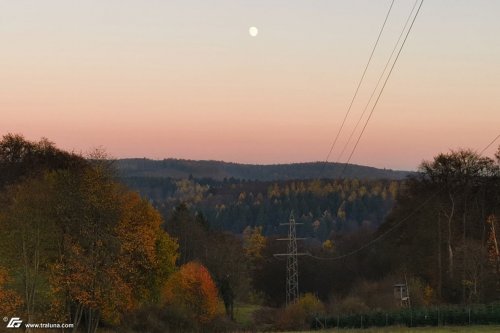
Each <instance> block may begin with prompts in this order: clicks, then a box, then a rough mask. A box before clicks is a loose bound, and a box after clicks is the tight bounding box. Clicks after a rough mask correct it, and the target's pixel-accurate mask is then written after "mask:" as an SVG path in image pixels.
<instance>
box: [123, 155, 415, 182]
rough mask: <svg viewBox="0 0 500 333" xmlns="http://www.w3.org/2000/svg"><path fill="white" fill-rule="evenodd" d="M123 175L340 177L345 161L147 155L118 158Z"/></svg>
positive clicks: (383, 173) (379, 173)
mask: <svg viewBox="0 0 500 333" xmlns="http://www.w3.org/2000/svg"><path fill="white" fill-rule="evenodd" d="M116 167H117V169H118V171H119V173H120V176H121V177H154V178H176V179H181V178H188V177H193V178H198V179H200V178H211V179H215V180H224V179H225V178H226V179H230V178H235V179H246V180H259V181H273V180H292V179H317V178H330V179H333V178H339V175H340V173H341V170H342V168H344V164H342V163H326V165H325V163H324V162H307V163H290V164H272V165H258V164H239V163H230V162H223V161H195V160H182V159H173V158H169V159H164V160H151V159H146V158H127V159H119V160H116ZM411 173H412V172H410V171H400V170H391V169H377V168H373V167H368V166H363V165H355V164H349V165H348V166H347V168H346V170H345V171H344V173H343V174H342V177H343V178H358V179H391V180H399V179H404V178H405V177H406V176H408V175H410V174H411Z"/></svg>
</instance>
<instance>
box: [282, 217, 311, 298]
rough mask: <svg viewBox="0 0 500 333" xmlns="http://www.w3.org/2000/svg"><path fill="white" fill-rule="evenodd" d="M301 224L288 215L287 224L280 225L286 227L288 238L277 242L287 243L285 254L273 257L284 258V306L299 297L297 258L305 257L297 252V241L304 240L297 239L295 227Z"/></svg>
mask: <svg viewBox="0 0 500 333" xmlns="http://www.w3.org/2000/svg"><path fill="white" fill-rule="evenodd" d="M299 224H303V223H296V222H295V218H294V216H293V211H292V212H291V213H290V218H289V220H288V223H280V225H287V226H288V238H278V239H277V240H279V241H288V251H287V253H277V254H275V255H274V256H275V257H286V305H287V306H288V305H290V304H293V303H295V302H296V301H297V298H298V297H299V262H298V256H303V255H307V253H299V252H298V251H297V241H298V240H304V239H305V238H297V230H296V226H297V225H299Z"/></svg>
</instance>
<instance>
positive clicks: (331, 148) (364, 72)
mask: <svg viewBox="0 0 500 333" xmlns="http://www.w3.org/2000/svg"><path fill="white" fill-rule="evenodd" d="M393 5H394V0H392V2H391V5H390V6H389V10H388V11H387V14H386V15H385V19H384V23H383V24H382V27H381V28H380V32H379V33H378V36H377V40H376V41H375V44H374V45H373V48H372V52H371V53H370V57H369V58H368V62H367V63H366V66H365V69H364V70H363V74H362V75H361V79H360V80H359V82H358V86H357V87H356V91H355V92H354V96H352V99H351V103H350V104H349V107H348V108H347V112H346V114H345V116H344V119H343V120H342V124H341V125H340V128H339V130H338V132H337V135H336V136H335V139H334V140H333V143H332V145H331V147H330V151H329V152H328V154H327V155H326V158H325V163H324V164H323V169H322V171H321V173H323V171H324V170H325V166H326V163H328V159H329V158H330V155H331V154H332V151H333V148H334V147H335V144H336V143H337V140H338V138H339V136H340V133H341V132H342V129H343V128H344V124H345V121H346V120H347V117H348V116H349V113H350V112H351V108H352V105H353V103H354V100H355V99H356V96H357V95H358V91H359V88H360V87H361V84H362V83H363V79H364V78H365V75H366V71H367V70H368V66H369V65H370V63H371V61H372V58H373V54H374V53H375V49H376V48H377V45H378V42H379V40H380V36H382V32H383V31H384V28H385V24H386V22H387V19H388V18H389V14H390V13H391V10H392V6H393Z"/></svg>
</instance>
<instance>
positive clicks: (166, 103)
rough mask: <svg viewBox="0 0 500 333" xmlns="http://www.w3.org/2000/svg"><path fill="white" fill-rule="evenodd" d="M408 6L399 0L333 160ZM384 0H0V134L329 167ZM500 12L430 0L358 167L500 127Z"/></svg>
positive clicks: (149, 153) (135, 153) (400, 159)
mask: <svg viewBox="0 0 500 333" xmlns="http://www.w3.org/2000/svg"><path fill="white" fill-rule="evenodd" d="M413 3H414V2H413V1H412V0H396V2H395V5H394V8H393V11H392V13H391V16H390V17H389V20H388V22H387V31H386V33H385V34H384V35H383V37H382V40H381V43H380V45H379V49H378V51H377V52H376V54H375V58H374V60H373V63H372V65H373V66H372V67H371V69H370V70H369V71H368V73H367V77H366V82H365V85H364V86H363V87H362V89H361V90H360V94H359V100H358V102H356V103H355V104H354V107H353V109H352V113H351V116H352V117H351V118H350V119H349V121H348V122H347V123H346V130H347V131H344V132H343V136H342V137H341V140H340V142H339V145H338V146H337V148H336V149H335V150H334V152H333V154H332V157H331V158H330V161H336V160H337V157H338V153H339V152H340V149H341V147H342V145H343V143H344V142H345V140H346V138H347V134H348V132H349V131H350V130H351V129H352V127H353V125H354V123H355V121H356V119H357V117H359V115H360V113H361V111H362V109H363V106H364V103H366V101H367V99H368V97H369V95H370V93H371V89H373V87H374V85H375V83H376V81H377V78H378V75H379V73H380V71H381V70H382V69H383V66H384V64H385V61H386V58H387V56H388V55H389V54H390V52H391V50H392V47H393V44H394V43H395V41H396V40H397V36H398V34H399V30H400V29H401V28H402V25H403V24H404V21H405V20H406V17H407V15H408V14H409V11H410V10H411V7H412V6H413ZM389 4H390V1H389V0H384V1H382V0H375V1H374V0H343V1H333V0H315V1H306V0H301V1H298V0H296V1H290V0H281V1H275V0H261V1H240V0H226V1H202V0H199V1H192V0H187V1H161V0H151V1H138V0H136V1H132V0H106V1H102V0H100V1H97V0H87V1H67V0H60V1H52V0H45V1H36V0H32V1H25V0H17V1H13V0H0V42H1V45H2V47H1V52H0V134H2V135H3V134H6V133H8V132H13V133H22V134H24V135H25V136H26V137H27V138H29V139H39V138H40V137H47V138H49V139H50V140H52V141H54V142H55V143H56V144H57V145H58V146H59V147H61V148H64V149H69V150H75V151H78V152H79V151H83V152H84V151H88V150H90V149H91V148H92V147H97V146H103V147H105V148H106V150H107V151H108V153H110V154H111V155H112V156H114V157H150V158H157V159H160V158H161V159H162V158H168V157H175V158H189V159H215V160H225V161H234V162H244V163H265V164H269V163H285V162H303V161H318V160H324V159H325V157H326V154H327V153H328V150H329V147H330V145H331V143H332V141H333V138H334V137H335V134H336V131H337V130H338V127H339V125H340V122H341V121H342V118H343V116H344V114H345V112H346V108H347V107H348V105H349V102H350V100H351V98H352V94H353V93H354V90H355V88H356V85H357V82H358V80H359V77H360V76H361V73H362V70H363V67H364V65H365V63H366V61H367V59H368V56H369V54H370V51H371V48H372V46H373V43H374V42H375V39H376V37H377V34H378V30H379V28H380V26H381V24H382V22H383V19H384V16H385V13H386V12H387V9H388V7H389ZM499 13H500V1H493V0H490V1H486V0H483V1H470V0H463V1H458V0H427V1H425V3H424V5H423V7H422V10H421V13H420V16H419V17H418V18H417V21H416V23H415V26H414V28H413V30H412V33H411V34H410V37H409V39H408V41H407V44H406V45H405V48H404V50H403V52H402V54H401V57H400V59H399V61H398V63H397V64H396V67H395V70H394V73H393V75H392V77H391V78H390V80H389V82H388V84H387V87H386V90H385V92H384V94H383V95H382V98H381V100H380V102H379V104H378V106H377V108H376V110H375V113H374V116H373V118H372V120H371V121H370V123H369V125H368V128H367V130H366V132H365V134H364V136H363V138H362V140H361V142H360V144H359V147H358V149H357V151H356V153H355V155H354V157H353V159H352V162H353V163H357V164H364V165H371V166H376V167H387V168H394V169H415V167H416V166H417V165H418V164H419V163H420V162H421V161H422V160H423V159H430V158H431V157H432V156H434V155H436V154H437V153H439V152H443V151H448V150H449V149H455V148H459V147H470V148H474V149H478V150H480V149H482V148H483V147H484V146H486V144H488V143H489V142H490V141H491V140H492V139H493V138H494V137H495V136H496V135H498V134H500V33H499V32H500V20H499V19H498V14H499ZM250 26H256V27H258V28H259V35H258V36H257V37H250V36H249V34H248V28H249V27H250ZM495 146H498V143H497V145H495ZM494 150H495V147H491V148H490V149H489V150H488V151H487V152H486V153H487V154H488V155H490V156H491V155H492V154H493V152H494ZM344 160H345V157H344V158H342V159H341V160H340V161H344Z"/></svg>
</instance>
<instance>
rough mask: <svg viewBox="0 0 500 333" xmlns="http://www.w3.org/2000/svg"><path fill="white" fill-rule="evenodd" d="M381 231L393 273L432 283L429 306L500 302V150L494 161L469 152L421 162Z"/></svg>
mask: <svg viewBox="0 0 500 333" xmlns="http://www.w3.org/2000/svg"><path fill="white" fill-rule="evenodd" d="M419 171H420V172H419V174H418V175H416V176H414V177H411V178H410V179H409V180H408V181H407V183H406V184H407V185H406V186H405V188H406V189H405V191H403V192H401V193H400V195H399V197H398V199H397V201H396V205H395V207H394V209H393V211H392V212H391V214H390V215H389V216H388V218H387V221H386V222H385V223H384V224H383V225H382V226H381V228H380V229H379V234H383V233H384V232H386V231H388V230H391V229H393V228H395V231H394V232H392V233H391V235H390V236H388V237H387V240H386V241H385V242H384V243H383V246H382V247H381V248H380V250H381V251H383V253H385V255H387V256H389V258H390V262H391V263H392V267H393V269H396V268H398V269H404V270H405V271H407V272H408V273H409V274H411V275H413V276H416V277H418V278H420V279H421V280H422V281H423V282H424V284H425V285H426V286H427V293H428V297H429V301H430V302H444V303H477V302H480V303H482V302H490V301H493V300H498V299H499V298H500V255H499V241H500V230H499V229H500V226H499V224H500V219H499V216H500V148H499V151H498V153H497V154H496V160H494V159H491V158H488V157H484V156H480V155H479V154H477V153H476V152H474V151H471V150H460V151H452V152H450V153H443V154H439V155H438V156H436V157H435V158H434V159H433V160H432V161H426V162H423V163H422V164H421V166H420V168H419Z"/></svg>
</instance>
